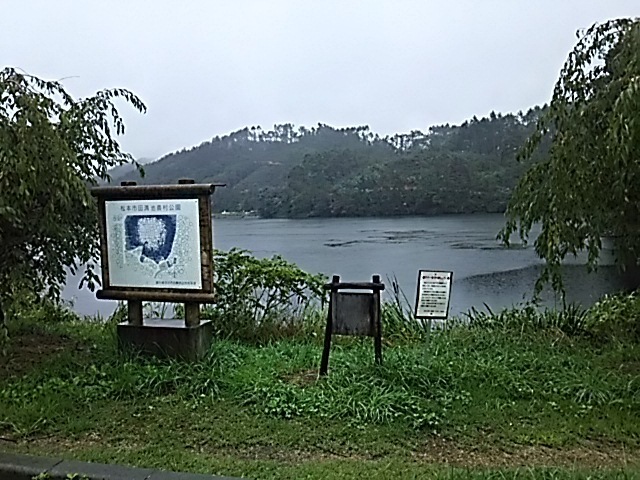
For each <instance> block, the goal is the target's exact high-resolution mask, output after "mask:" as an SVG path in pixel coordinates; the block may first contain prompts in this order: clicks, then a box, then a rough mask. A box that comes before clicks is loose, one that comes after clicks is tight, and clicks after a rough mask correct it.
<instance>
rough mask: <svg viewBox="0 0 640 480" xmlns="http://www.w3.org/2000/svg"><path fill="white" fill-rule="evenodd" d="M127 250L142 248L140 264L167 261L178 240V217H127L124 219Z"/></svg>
mask: <svg viewBox="0 0 640 480" xmlns="http://www.w3.org/2000/svg"><path fill="white" fill-rule="evenodd" d="M124 235H125V248H126V249H127V250H128V251H131V250H135V249H137V248H140V247H142V252H141V254H140V262H144V261H145V260H146V259H149V260H152V261H154V262H155V263H156V264H159V263H160V262H162V261H164V260H167V259H168V258H169V255H171V251H172V250H173V243H174V240H175V238H176V215H127V216H126V217H125V218H124Z"/></svg>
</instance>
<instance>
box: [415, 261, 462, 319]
mask: <svg viewBox="0 0 640 480" xmlns="http://www.w3.org/2000/svg"><path fill="white" fill-rule="evenodd" d="M452 280H453V272H439V271H431V270H420V271H418V293H417V294H416V318H433V319H445V318H447V315H448V314H449V300H450V298H451V281H452Z"/></svg>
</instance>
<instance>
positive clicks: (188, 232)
mask: <svg viewBox="0 0 640 480" xmlns="http://www.w3.org/2000/svg"><path fill="white" fill-rule="evenodd" d="M105 226H106V236H107V248H108V252H109V256H108V263H109V281H110V286H111V287H133V288H162V289H167V288H179V289H193V290H200V289H202V276H201V263H202V262H201V248H200V225H199V211H198V199H195V198H194V199H156V200H146V199H142V200H107V201H105Z"/></svg>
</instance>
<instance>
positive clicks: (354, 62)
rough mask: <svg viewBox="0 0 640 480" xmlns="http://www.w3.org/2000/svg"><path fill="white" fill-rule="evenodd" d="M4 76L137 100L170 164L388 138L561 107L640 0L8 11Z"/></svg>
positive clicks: (245, 1)
mask: <svg viewBox="0 0 640 480" xmlns="http://www.w3.org/2000/svg"><path fill="white" fill-rule="evenodd" d="M2 7H3V8H2V15H1V18H0V62H2V66H7V65H10V66H15V67H19V68H21V69H23V70H25V71H26V72H28V73H31V74H34V75H37V76H40V77H44V78H49V79H61V78H64V77H72V78H67V79H65V80H64V85H65V87H66V88H67V89H68V90H69V91H70V92H71V93H72V94H73V95H74V96H76V97H83V96H87V95H90V94H92V93H94V92H95V91H96V90H99V89H102V88H106V87H125V88H128V89H130V90H132V91H133V92H134V93H136V94H138V95H139V96H140V97H141V98H142V100H143V101H144V102H145V103H146V104H147V107H148V109H149V110H148V113H147V114H146V115H139V114H137V113H134V111H133V110H130V109H129V108H127V107H124V106H123V108H122V109H121V110H122V113H123V114H124V117H125V120H126V124H127V133H126V135H125V136H124V137H121V139H120V142H121V145H122V146H123V147H124V149H125V150H127V151H130V152H131V153H132V154H133V155H134V156H136V157H149V156H150V157H159V156H161V155H163V154H165V153H168V152H170V151H174V150H179V149H182V148H184V147H190V146H193V145H198V144H200V143H201V142H203V141H206V140H210V139H211V138H212V137H214V136H215V135H223V134H226V133H229V132H231V131H233V130H237V129H240V128H242V127H244V126H251V125H262V126H263V128H271V127H272V126H273V125H274V124H275V123H285V122H290V123H294V124H295V125H296V126H299V125H305V126H312V125H315V124H317V123H318V122H322V123H327V124H330V125H334V126H355V125H365V124H367V125H369V126H370V127H371V129H372V130H373V131H374V132H378V133H380V134H381V135H386V134H391V133H396V132H408V131H410V130H414V129H419V130H426V129H427V128H428V127H429V126H430V125H434V124H441V123H460V122H462V121H464V120H465V119H467V118H470V117H472V116H473V115H477V116H479V117H480V116H483V115H487V114H488V113H489V112H490V111H491V110H495V111H497V112H503V113H506V112H516V111H518V110H526V109H528V108H529V107H531V106H533V105H537V104H542V103H544V102H547V101H548V100H549V99H550V97H551V92H552V89H553V85H554V83H555V80H556V78H557V76H558V72H559V70H560V68H561V67H562V64H563V62H564V60H565V58H566V56H567V54H568V52H569V51H570V50H571V48H572V46H573V44H574V43H575V40H576V37H575V32H576V30H577V29H578V28H584V27H588V26H589V25H591V24H592V23H593V22H596V21H604V20H606V19H609V18H614V17H620V16H639V15H640V1H638V0H535V1H533V0H448V1H446V0H438V1H436V0H423V1H418V0H415V1H411V0H395V1H392V0H389V1H382V0H367V1H355V0H354V1H350V0H316V1H311V0H307V1H303V0H297V1H294V0H268V1H267V0H262V1H258V0H256V1H250V0H235V1H231V0H229V1H205V0H200V1H196V0H191V1H188V0H184V1H177V0H175V1H161V0H153V1H136V0H121V1H120V0H117V1H114V0H110V1H108V2H107V1H102V2H98V1H91V0H85V1H81V0H77V1H71V0H55V1H54V0H43V1H36V0H3V1H2Z"/></svg>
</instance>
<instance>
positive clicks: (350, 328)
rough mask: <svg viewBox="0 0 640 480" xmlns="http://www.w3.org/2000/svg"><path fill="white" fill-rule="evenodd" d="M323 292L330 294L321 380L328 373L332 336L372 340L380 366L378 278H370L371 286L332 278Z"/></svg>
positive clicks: (382, 286)
mask: <svg viewBox="0 0 640 480" xmlns="http://www.w3.org/2000/svg"><path fill="white" fill-rule="evenodd" d="M324 289H325V290H329V291H330V297H329V311H328V313H327V326H326V328H325V331H324V348H323V349H322V359H321V360H320V373H319V376H320V377H323V376H325V375H327V373H328V370H329V353H330V351H331V337H332V335H333V334H334V333H335V334H337V335H358V336H369V337H373V348H374V358H375V363H376V364H378V365H381V364H382V312H381V309H380V292H382V291H383V290H384V283H382V282H381V281H380V275H373V277H372V281H371V282H357V283H352V282H341V281H340V276H338V275H334V276H333V278H332V279H331V283H327V284H325V286H324ZM340 290H356V291H358V293H347V292H341V291H340ZM362 290H368V291H370V293H362ZM345 300H346V301H345ZM340 308H344V309H345V311H344V312H340V311H338V309H340ZM351 315H356V316H358V315H359V316H360V317H362V318H349V316H351Z"/></svg>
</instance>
